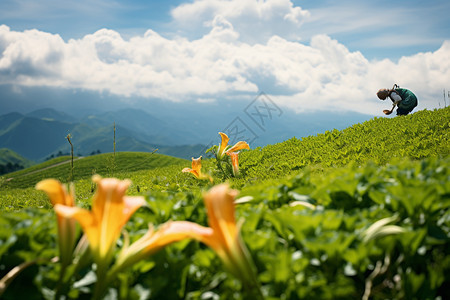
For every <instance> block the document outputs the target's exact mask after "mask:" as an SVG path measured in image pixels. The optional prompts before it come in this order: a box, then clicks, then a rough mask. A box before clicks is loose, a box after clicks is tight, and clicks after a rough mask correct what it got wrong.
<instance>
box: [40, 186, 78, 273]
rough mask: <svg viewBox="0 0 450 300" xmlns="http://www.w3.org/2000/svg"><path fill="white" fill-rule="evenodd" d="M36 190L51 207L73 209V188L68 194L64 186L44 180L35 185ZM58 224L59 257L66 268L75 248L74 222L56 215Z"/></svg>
mask: <svg viewBox="0 0 450 300" xmlns="http://www.w3.org/2000/svg"><path fill="white" fill-rule="evenodd" d="M36 189H38V190H41V191H44V192H45V193H46V194H47V195H48V197H49V198H50V202H51V203H52V205H53V206H56V205H65V206H67V207H74V206H75V201H74V198H75V197H74V195H73V192H74V190H73V188H71V191H70V193H68V192H67V189H66V187H65V186H63V185H62V184H61V182H59V181H58V180H55V179H45V180H42V181H40V182H38V183H37V184H36ZM57 222H58V244H59V252H60V254H59V256H60V261H61V264H62V265H64V266H67V265H69V264H70V263H71V261H72V252H73V248H74V246H75V239H76V227H75V220H73V219H70V218H66V217H64V216H61V215H59V214H58V215H57Z"/></svg>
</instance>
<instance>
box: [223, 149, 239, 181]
mask: <svg viewBox="0 0 450 300" xmlns="http://www.w3.org/2000/svg"><path fill="white" fill-rule="evenodd" d="M226 153H227V155H228V156H230V158H231V165H232V167H233V175H234V177H238V176H239V152H228V151H227V152H226Z"/></svg>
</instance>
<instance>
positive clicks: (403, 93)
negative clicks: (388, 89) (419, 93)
mask: <svg viewBox="0 0 450 300" xmlns="http://www.w3.org/2000/svg"><path fill="white" fill-rule="evenodd" d="M395 91H396V92H397V93H398V94H399V95H400V97H402V101H400V102H399V103H398V107H400V108H403V109H406V110H409V111H411V110H412V109H413V108H414V107H416V106H417V97H416V95H414V94H413V92H411V91H410V90H407V89H402V88H397V89H395Z"/></svg>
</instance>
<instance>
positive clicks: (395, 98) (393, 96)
mask: <svg viewBox="0 0 450 300" xmlns="http://www.w3.org/2000/svg"><path fill="white" fill-rule="evenodd" d="M388 97H389V98H391V100H392V108H391V110H388V109H385V110H383V112H384V114H385V115H390V114H392V112H393V111H394V108H395V106H397V104H398V103H399V102H400V101H402V97H400V95H399V94H398V93H397V92H396V91H395V90H391V92H390V93H389V96H388Z"/></svg>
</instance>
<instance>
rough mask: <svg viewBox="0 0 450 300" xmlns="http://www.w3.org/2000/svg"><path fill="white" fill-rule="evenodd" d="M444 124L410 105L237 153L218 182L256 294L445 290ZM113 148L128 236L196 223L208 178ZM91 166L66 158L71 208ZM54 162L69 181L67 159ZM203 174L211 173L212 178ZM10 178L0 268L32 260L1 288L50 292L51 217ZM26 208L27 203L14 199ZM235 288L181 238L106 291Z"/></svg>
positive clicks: (439, 293)
mask: <svg viewBox="0 0 450 300" xmlns="http://www.w3.org/2000/svg"><path fill="white" fill-rule="evenodd" d="M449 120H450V109H449V108H446V109H441V110H436V111H420V112H417V113H414V114H412V115H408V116H405V117H396V118H392V119H386V118H375V119H374V120H371V121H369V122H365V123H363V124H357V125H354V126H352V127H350V128H347V129H345V130H343V131H337V130H335V131H330V132H326V133H324V134H321V135H318V136H316V137H308V138H304V139H302V140H298V139H295V138H292V139H290V140H288V141H286V142H284V143H280V144H275V145H270V146H267V147H264V148H262V149H260V148H258V149H254V150H251V151H246V152H242V153H241V155H242V156H241V157H240V164H241V170H242V177H240V178H231V179H229V183H230V184H231V185H232V186H233V187H234V188H238V189H239V190H240V191H241V192H240V195H239V197H240V199H241V200H245V201H242V204H238V205H237V207H236V210H237V211H236V213H237V215H236V217H237V219H241V220H242V221H243V224H242V227H241V232H242V237H243V240H244V242H245V244H246V245H247V247H248V248H249V251H250V255H251V256H252V258H253V260H254V261H255V264H256V268H257V272H258V279H259V281H260V282H261V285H262V288H263V292H264V294H265V296H266V298H267V299H359V298H362V299H439V298H440V299H448V298H450V295H449V292H448V289H447V288H446V287H447V286H449V285H450V275H449V274H450V253H449V251H450V250H449V249H450V210H449V208H450V171H449V167H450V158H449V156H448V153H449V148H450V145H449V142H448V141H449V137H448V134H449V132H450V131H449V124H450V123H449ZM122 154H123V153H117V154H116V155H117V157H116V158H117V169H116V172H115V174H114V176H116V177H119V178H130V179H131V180H132V182H133V184H132V186H131V187H130V189H129V194H131V195H136V194H139V195H143V196H145V197H146V199H147V203H148V205H147V206H146V207H142V208H140V209H139V210H138V211H137V213H136V214H135V215H133V217H132V219H131V220H130V222H129V223H127V225H126V228H125V229H126V232H128V236H129V239H130V240H131V241H135V240H137V239H138V238H139V237H140V236H142V235H143V234H144V232H145V231H146V229H147V226H148V224H149V223H150V224H154V226H156V227H157V226H158V225H160V224H163V223H164V222H167V221H169V220H188V221H192V222H196V223H198V224H201V225H204V226H207V217H206V211H205V207H204V204H203V201H202V193H203V192H204V191H205V190H207V189H208V188H209V187H210V184H209V183H208V181H198V180H196V179H195V178H193V176H190V174H186V173H181V169H182V168H183V167H189V166H190V162H189V161H185V160H177V161H173V160H169V161H164V159H166V157H164V156H156V154H155V156H152V157H153V158H154V161H153V160H151V163H150V162H149V165H144V164H145V163H144V162H141V163H139V166H137V167H136V168H134V167H131V166H132V165H131V164H130V163H128V167H126V165H127V164H126V163H123V164H121V163H120V157H121V155H122ZM130 155H131V154H130ZM124 156H125V154H124ZM98 157H99V158H100V157H101V156H100V155H99V156H98ZM106 157H107V156H104V157H103V158H102V160H101V161H106V159H105V158H106ZM130 157H131V156H130ZM66 159H67V158H66ZM130 159H131V158H130ZM167 159H169V158H167ZM84 161H86V162H87V163H86V167H85V169H83V167H82V165H81V163H82V162H84ZM143 165H144V166H143ZM94 166H95V168H97V172H98V173H100V174H102V175H105V176H107V175H108V169H107V168H106V167H107V164H106V166H105V168H104V169H103V168H100V167H98V166H100V159H99V160H97V161H95V163H94V162H93V161H91V162H88V161H87V158H84V159H81V160H78V161H75V169H74V172H75V174H74V177H75V179H76V182H75V191H76V195H77V202H78V205H79V206H82V207H88V206H90V202H89V199H90V197H91V196H92V193H93V188H94V187H93V186H92V184H91V183H90V180H89V177H90V176H91V175H92V169H93V168H94ZM214 168H215V161H214V160H213V159H211V160H204V161H203V168H202V170H204V171H207V170H211V169H214ZM49 170H50V169H49ZM64 170H65V171H64V174H62V175H61V176H64V177H63V178H67V174H68V173H67V171H68V167H67V165H66V168H65V169H64ZM81 170H84V171H83V172H81ZM99 170H100V171H99ZM52 172H53V171H52ZM77 172H80V173H77ZM22 174H23V173H22ZM52 174H54V175H55V174H57V173H52ZM31 175H32V174H29V175H28V176H31ZM212 175H213V176H214V179H215V183H218V182H221V181H222V178H221V176H216V174H214V173H212ZM56 176H57V175H55V176H51V177H56ZM24 177H26V176H24ZM17 178H19V177H17ZM43 178H45V177H43ZM14 180H15V179H14ZM14 180H12V181H10V182H7V183H4V184H6V188H5V187H0V188H1V189H2V193H1V195H0V203H1V207H2V212H1V213H0V227H1V230H0V277H2V276H3V275H5V274H6V273H7V272H8V271H9V270H10V269H11V268H13V267H14V266H17V265H18V264H20V263H22V262H25V261H30V260H36V259H38V261H37V262H36V264H34V265H33V266H31V267H29V268H27V269H25V270H24V271H23V272H22V273H21V274H20V275H19V276H18V277H17V278H16V279H15V280H14V281H13V282H12V283H11V285H10V287H9V288H8V289H7V290H6V292H5V294H4V295H3V297H4V298H5V299H17V298H24V299H41V298H51V296H52V294H51V291H52V290H53V289H54V288H55V285H56V283H57V279H58V274H59V273H58V272H59V269H58V264H54V263H49V261H50V260H51V259H52V258H53V257H54V256H55V255H57V249H56V248H57V246H56V245H57V243H56V236H57V233H56V217H55V215H54V213H53V212H52V211H51V210H50V209H49V208H50V205H49V203H48V200H46V198H45V197H44V196H43V194H42V193H41V192H37V191H34V190H33V189H32V188H31V186H32V185H34V184H35V182H33V181H32V180H30V181H29V183H27V184H25V183H24V187H26V188H23V189H21V188H17V187H16V188H14V186H13V185H12V184H14ZM33 180H34V181H36V180H40V178H38V177H36V178H34V179H33ZM31 182H33V183H31ZM26 199H35V200H36V202H32V203H29V202H28V203H27V202H26V201H31V200H26ZM35 200H33V201H35ZM238 200H239V199H238ZM5 203H6V204H5ZM27 206H32V207H33V208H27V209H22V208H25V207H27ZM38 207H41V208H38ZM123 243H124V238H122V239H121V240H119V243H118V246H119V247H120V246H121V245H122V244H123ZM92 274H93V273H92V268H91V267H90V266H88V267H86V268H84V269H82V270H81V271H80V272H79V273H78V277H77V278H75V280H74V282H72V283H71V285H70V286H69V287H67V290H66V294H67V297H68V298H70V299H77V298H87V297H90V296H91V293H92V287H93V282H95V278H92ZM24 287H26V288H24ZM241 288H242V286H241V283H240V282H239V281H238V280H236V278H234V277H233V276H232V275H230V274H229V273H227V272H224V270H223V265H222V263H221V261H220V259H219V258H218V257H217V255H216V254H215V253H214V252H213V251H212V250H210V249H209V248H207V247H206V246H204V245H203V244H200V243H198V242H195V241H182V242H179V243H176V244H173V245H171V246H169V247H166V248H164V249H162V250H161V251H159V252H158V253H157V254H156V255H154V256H152V257H150V258H149V259H147V260H145V261H141V262H139V263H137V264H136V265H134V266H133V267H132V269H129V270H127V271H126V272H123V273H121V274H120V276H119V278H118V279H117V280H116V281H115V282H114V283H113V286H112V288H111V290H110V292H109V297H113V298H121V299H210V298H212V299H243V298H244V296H243V295H242V293H241ZM438 297H439V298H438Z"/></svg>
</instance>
